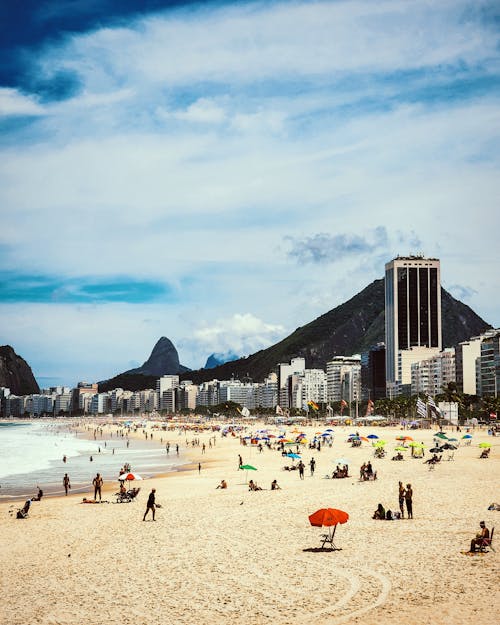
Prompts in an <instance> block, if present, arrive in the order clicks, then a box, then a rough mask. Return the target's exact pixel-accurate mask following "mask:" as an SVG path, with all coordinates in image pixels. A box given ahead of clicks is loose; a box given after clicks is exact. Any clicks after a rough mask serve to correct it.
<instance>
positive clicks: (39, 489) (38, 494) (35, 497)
mask: <svg viewBox="0 0 500 625" xmlns="http://www.w3.org/2000/svg"><path fill="white" fill-rule="evenodd" d="M37 488H38V493H37V494H36V495H35V496H34V497H32V498H31V501H41V499H42V497H43V490H42V489H41V488H40V486H37Z"/></svg>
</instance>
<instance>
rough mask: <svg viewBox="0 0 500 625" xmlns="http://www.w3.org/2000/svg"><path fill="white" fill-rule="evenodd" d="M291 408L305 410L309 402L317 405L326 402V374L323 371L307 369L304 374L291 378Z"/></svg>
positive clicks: (296, 374) (297, 374)
mask: <svg viewBox="0 0 500 625" xmlns="http://www.w3.org/2000/svg"><path fill="white" fill-rule="evenodd" d="M289 384H290V387H291V388H290V394H289V395H290V396H291V398H292V402H291V405H290V407H292V408H303V407H304V406H307V402H309V401H313V402H315V403H317V404H322V403H325V402H326V373H325V372H324V371H323V369H305V370H304V372H303V373H295V374H293V375H291V376H290V378H289Z"/></svg>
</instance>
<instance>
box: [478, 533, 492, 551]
mask: <svg viewBox="0 0 500 625" xmlns="http://www.w3.org/2000/svg"><path fill="white" fill-rule="evenodd" d="M494 532H495V528H494V527H492V528H491V532H490V537H489V538H483V542H482V543H481V544H480V545H479V551H481V552H482V553H488V550H487V547H489V548H490V549H491V550H492V551H495V547H493V545H492V544H491V543H492V542H493V534H494Z"/></svg>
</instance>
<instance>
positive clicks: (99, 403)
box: [84, 393, 109, 414]
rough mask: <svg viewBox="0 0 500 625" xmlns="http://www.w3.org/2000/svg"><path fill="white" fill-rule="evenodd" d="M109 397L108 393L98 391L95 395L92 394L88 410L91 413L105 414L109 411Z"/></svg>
mask: <svg viewBox="0 0 500 625" xmlns="http://www.w3.org/2000/svg"><path fill="white" fill-rule="evenodd" d="M84 396H85V394H84ZM108 398H109V395H108V393H96V394H95V395H92V397H91V398H90V405H89V408H88V411H89V412H90V413H91V414H103V413H105V412H108V403H109V402H108Z"/></svg>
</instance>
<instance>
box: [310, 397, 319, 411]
mask: <svg viewBox="0 0 500 625" xmlns="http://www.w3.org/2000/svg"><path fill="white" fill-rule="evenodd" d="M307 405H308V406H309V407H310V408H312V409H313V410H316V411H317V410H319V406H318V404H317V403H316V402H315V401H313V400H312V399H311V401H308V402H307Z"/></svg>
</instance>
